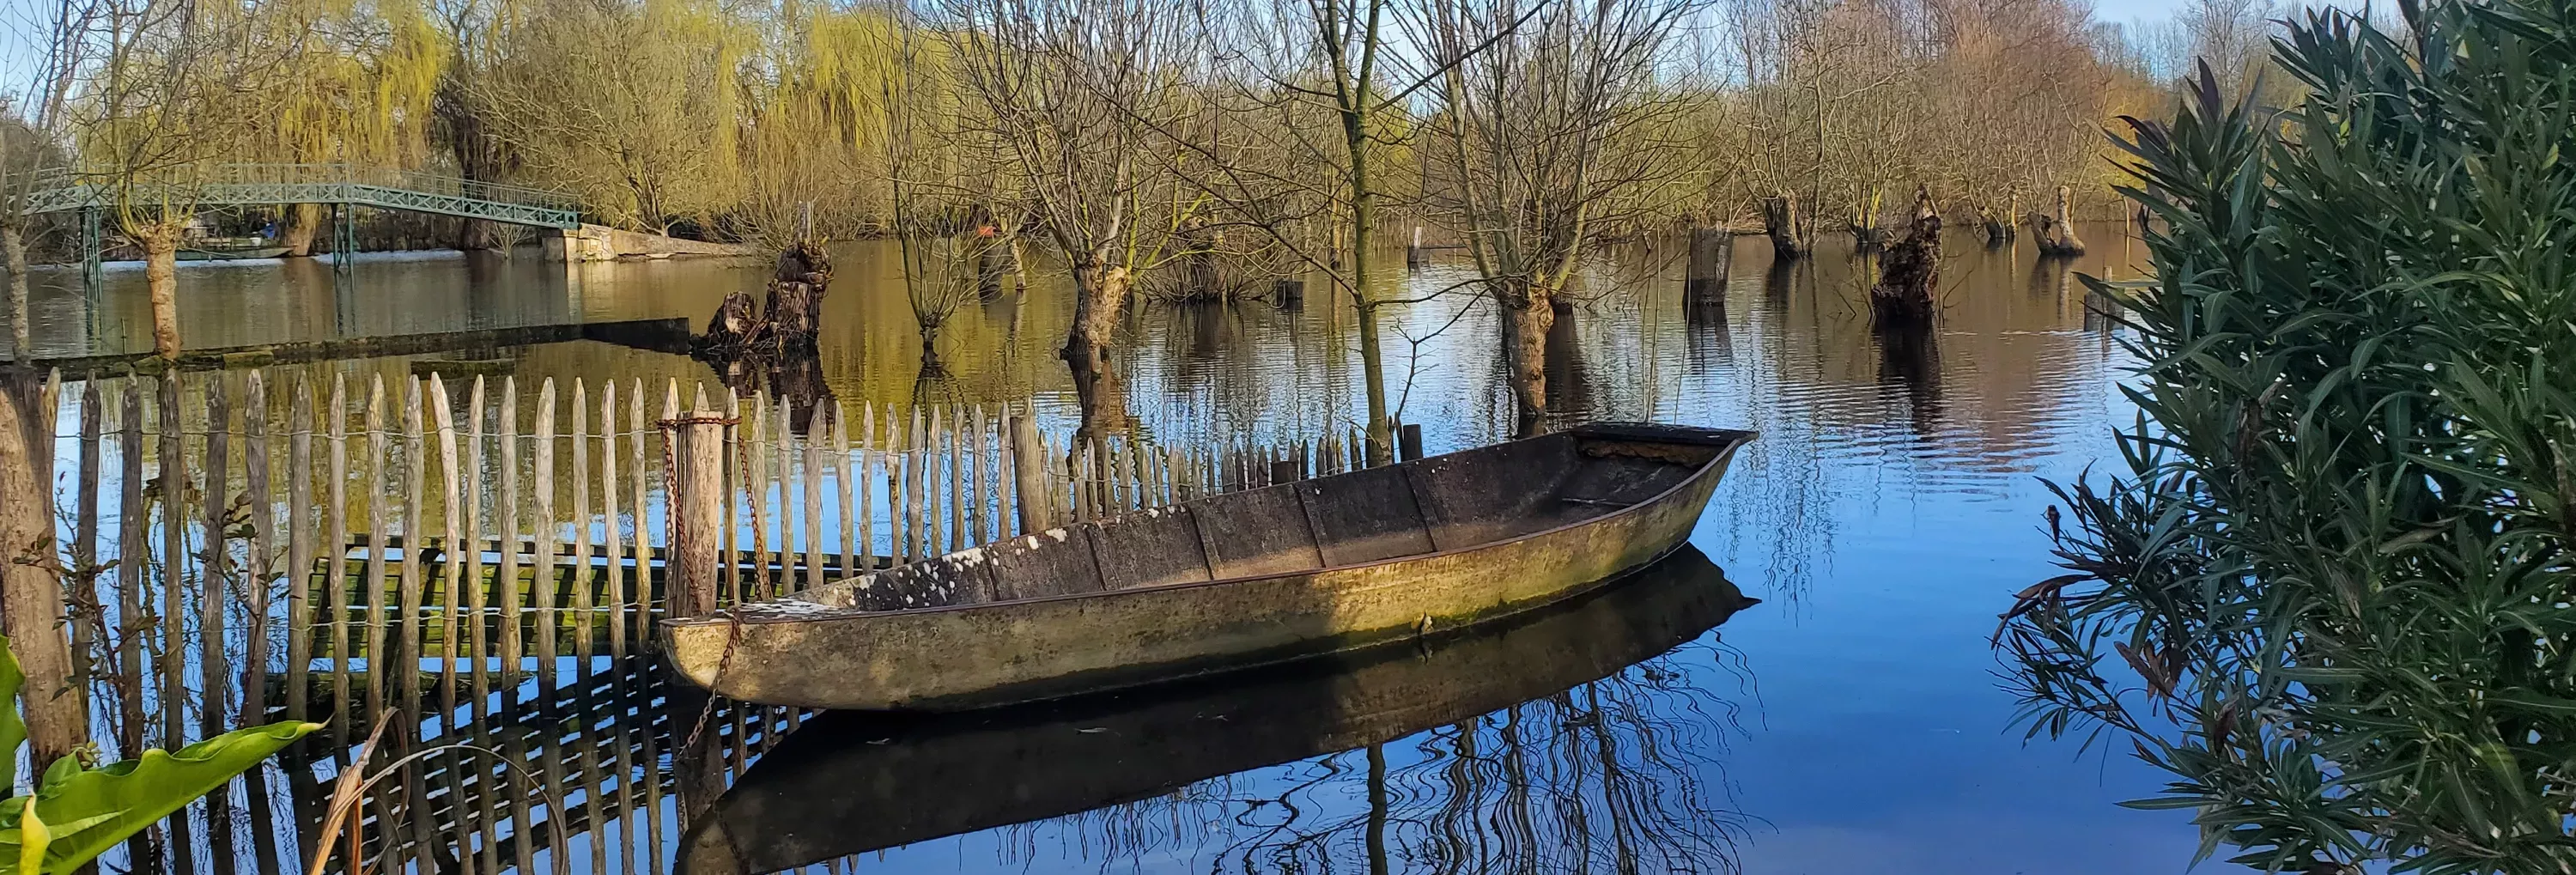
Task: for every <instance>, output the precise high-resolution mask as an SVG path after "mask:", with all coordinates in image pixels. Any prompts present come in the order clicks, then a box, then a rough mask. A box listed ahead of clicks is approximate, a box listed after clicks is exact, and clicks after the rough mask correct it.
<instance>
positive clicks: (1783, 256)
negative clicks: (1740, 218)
mask: <svg viewBox="0 0 2576 875" xmlns="http://www.w3.org/2000/svg"><path fill="white" fill-rule="evenodd" d="M1762 231H1763V233H1765V234H1769V235H1771V256H1772V257H1773V258H1774V259H1777V260H1780V261H1796V260H1798V259H1800V258H1804V257H1806V255H1807V240H1808V234H1807V226H1806V224H1805V223H1803V222H1801V221H1800V220H1799V218H1798V196H1797V195H1794V194H1790V193H1789V192H1788V191H1787V190H1785V189H1784V190H1782V191H1780V192H1779V193H1778V194H1774V195H1772V196H1770V197H1768V198H1764V199H1763V201H1762Z"/></svg>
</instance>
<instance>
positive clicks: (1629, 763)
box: [1219, 645, 1747, 873]
mask: <svg viewBox="0 0 2576 875" xmlns="http://www.w3.org/2000/svg"><path fill="white" fill-rule="evenodd" d="M1714 649H1715V648H1714V647H1710V646H1705V645H1693V646H1690V647H1686V648H1685V649H1684V651H1683V652H1677V653H1676V654H1674V655H1668V656H1665V657H1659V658H1657V659H1653V660H1649V661H1647V662H1644V663H1640V664H1638V665H1636V666H1632V667H1630V668H1627V669H1625V670H1622V671H1620V672H1619V673H1617V674H1614V675H1611V676H1610V677H1607V678H1604V679H1601V680H1598V681H1594V682H1591V683H1586V684H1583V685H1582V686H1579V687H1576V688H1574V689H1572V690H1568V691H1565V692H1563V693H1559V694H1557V695H1555V696H1551V697H1548V698H1546V699H1541V700H1538V701H1533V702H1525V703H1522V704H1519V705H1515V706H1512V707H1509V708H1505V709H1503V710H1500V711H1495V712H1493V713H1489V714H1485V715H1482V716H1480V717H1477V718H1475V719H1473V720H1469V721H1465V722H1461V723H1457V724H1453V725H1450V726H1445V727H1441V728H1438V729H1433V730H1430V731H1428V732H1424V733H1420V734H1418V735H1415V736H1413V737H1411V738H1407V739H1401V740H1398V741H1396V742H1391V743H1389V744H1387V745H1382V746H1374V747H1370V748H1366V749H1363V750H1359V751H1350V752H1345V753H1341V754H1335V755H1332V756H1328V757H1324V758H1322V759H1318V760H1312V761H1309V762H1307V763H1303V764H1299V765H1297V766H1293V767H1290V769H1289V777H1290V778H1291V779H1292V780H1294V781H1295V783H1294V784H1292V785H1291V786H1290V787H1289V788H1288V789H1287V790H1285V791H1284V792H1279V793H1276V794H1275V795H1272V796H1269V797H1258V796H1255V797H1242V798H1235V799H1232V800H1229V801H1230V802H1231V803H1233V804H1234V805H1235V806H1236V808H1237V809H1238V813H1237V814H1236V815H1235V817H1234V821H1233V823H1232V824H1231V826H1232V827H1233V832H1235V833H1236V836H1235V841H1234V842H1233V843H1232V844H1231V845H1229V846H1228V847H1226V848H1225V850H1224V853H1223V854H1221V855H1220V858H1221V859H1220V866H1221V867H1223V868H1221V869H1220V870H1219V871H1226V870H1232V871H1241V872H1245V873H1252V872H1308V871H1339V870H1344V869H1355V868H1357V866H1358V864H1360V863H1363V862H1364V863H1365V864H1366V865H1367V870H1368V871H1370V872H1373V873H1376V872H1387V871H1404V872H1416V871H1429V872H1442V873H1464V872H1493V871H1502V872H1531V871H1563V872H1619V873H1632V872H1732V871H1735V869H1736V866H1735V859H1734V857H1735V854H1734V852H1735V847H1736V843H1737V842H1738V841H1740V840H1741V839H1742V838H1743V836H1744V831H1745V824H1746V822H1747V818H1746V817H1745V816H1744V815H1743V814H1741V813H1740V812H1737V811H1735V810H1734V808H1733V807H1732V805H1731V801H1732V800H1730V799H1728V798H1727V795H1726V791H1725V786H1724V784H1723V782H1722V778H1720V777H1719V776H1720V775H1722V767H1721V764H1720V763H1719V761H1718V757H1717V755H1718V754H1719V753H1722V752H1723V750H1724V738H1725V736H1726V734H1727V733H1728V732H1731V731H1733V730H1734V726H1733V725H1732V724H1733V719H1734V714H1735V707H1734V705H1733V704H1732V703H1731V702H1728V701H1727V700H1725V699H1723V698H1721V697H1719V696H1717V695H1716V694H1714V693H1713V692H1711V691H1710V690H1709V689H1708V687H1707V686H1705V685H1703V684H1700V683H1697V682H1695V680H1696V679H1695V678H1693V677H1692V675H1693V674H1694V673H1695V672H1694V671H1693V670H1691V668H1689V664H1690V663H1694V662H1696V663H1699V664H1700V665H1699V667H1698V670H1699V671H1701V672H1705V671H1708V670H1709V668H1708V666H1711V665H1715V664H1718V663H1717V661H1716V660H1714V659H1707V658H1699V659H1693V658H1691V657H1689V656H1684V655H1682V653H1685V652H1689V651H1694V650H1700V651H1705V650H1714ZM1353 802H1358V803H1361V804H1360V806H1359V810H1356V811H1353V810H1350V807H1351V803H1353Z"/></svg>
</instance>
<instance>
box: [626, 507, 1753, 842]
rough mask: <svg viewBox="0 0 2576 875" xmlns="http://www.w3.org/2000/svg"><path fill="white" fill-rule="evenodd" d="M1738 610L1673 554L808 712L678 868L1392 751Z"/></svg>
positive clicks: (1063, 808)
mask: <svg viewBox="0 0 2576 875" xmlns="http://www.w3.org/2000/svg"><path fill="white" fill-rule="evenodd" d="M1752 603H1753V600H1751V599H1747V598H1745V597H1744V595H1743V593H1741V592H1740V591H1738V590H1737V589H1736V588H1735V586H1734V585H1733V584H1731V583H1729V582H1728V581H1727V580H1726V578H1725V575H1724V572H1723V571H1721V570H1720V569H1718V568H1717V566H1716V565H1714V564H1712V563H1710V562H1709V560H1708V557H1706V556H1704V555H1701V554H1700V553H1699V551H1697V550H1694V549H1691V548H1690V547H1689V546H1688V545H1684V546H1683V547H1681V548H1680V549H1677V550H1675V551H1674V553H1673V555H1671V556H1668V557H1666V558H1665V559H1664V560H1662V561H1661V562H1658V563H1657V564H1655V565H1653V566H1651V567H1648V568H1645V569H1641V570H1639V571H1638V572H1637V573H1635V574H1631V575H1628V576H1626V577H1623V578H1621V579H1620V580H1619V581H1618V582H1616V583H1613V584H1610V585H1606V586H1603V587H1600V588H1598V589H1597V590H1595V591H1594V592H1592V593H1589V594H1586V595H1582V596H1578V597H1575V598H1571V599H1568V600H1566V602H1565V603H1563V604H1561V605H1555V606H1550V607H1548V608H1545V609H1542V610H1536V611H1530V612H1527V613H1524V614H1521V615H1517V616H1514V617H1511V618H1508V619H1505V620H1501V621H1497V622H1496V623H1493V624H1491V625H1490V626H1487V627H1484V628H1478V629H1475V630H1471V631H1466V632H1460V633H1450V634H1435V635H1433V636H1432V637H1431V638H1430V639H1429V640H1426V641H1424V642H1421V644H1420V645H1419V646H1417V645H1415V644H1412V643H1402V642H1399V643H1396V644H1393V645H1391V646H1382V647H1378V648H1374V649H1370V650H1364V651H1361V652H1357V653H1352V654H1348V655H1342V656H1325V657H1321V658H1318V659H1314V660H1308V661H1305V662H1301V663H1298V664H1296V665H1290V666H1280V667H1275V668H1271V669H1263V670H1253V671H1246V672H1241V673H1237V674H1232V675H1228V676H1226V677H1224V678H1221V679H1206V680H1201V681H1196V682H1185V683H1180V684H1172V685H1165V686H1160V687H1156V688H1153V689H1150V690H1140V691H1133V692H1126V693H1116V694H1111V695H1107V696H1095V697H1083V698H1075V699H1067V700H1062V701H1057V702H1050V703H1043V704H1033V705H1029V706H1025V707H1022V708H1011V709H1001V710H991V711H982V712H977V713H972V714H940V715H917V716H916V715H884V714H865V713H856V712H844V713H836V714H827V715H822V716H820V717H817V718H814V719H812V720H808V721H806V723H805V724H804V725H803V726H802V727H800V728H798V729H797V730H796V731H795V732H794V733H793V734H791V735H789V736H787V738H786V739H785V740H784V741H783V742H782V743H780V745H779V746H778V747H776V748H774V749H772V750H770V751H769V752H768V753H766V754H763V755H762V756H761V758H760V761H759V762H758V763H756V764H754V765H753V766H752V767H751V769H750V770H749V771H747V772H745V773H743V775H742V776H741V778H740V779H739V780H737V781H735V782H734V783H733V784H732V786H730V787H729V788H727V789H725V790H724V791H723V793H722V795H721V796H719V797H718V798H717V799H716V800H715V801H714V803H713V804H712V805H711V806H709V807H708V809H707V810H706V813H705V815H704V816H702V817H698V818H695V819H693V820H692V821H691V822H690V826H689V832H688V834H687V835H686V836H685V837H684V838H682V839H681V841H680V849H681V850H680V852H679V854H678V866H677V871H679V872H681V873H684V875H696V873H728V875H730V873H751V872H778V871H787V870H792V869H797V868H799V867H803V866H807V865H811V864H815V863H822V862H826V861H829V860H833V859H836V858H840V857H846V856H850V855H853V854H861V853H867V852H871V851H877V850H882V849H886V848H893V847H900V846H903V845H908V844H913V843H916V842H922V841H928V840H931V839H936V838H940V837H944V836H950V835H957V834H961V833H967V832H973V831H977V830H984V829H991V828H995V827H1000V826H1005V825H1009V824H1015V823H1024V822H1029V821H1036V820H1042V819H1046V818H1051V817H1057V816H1061V815H1067V814H1073V813H1076V812H1082V811H1089V810H1092V809H1097V808H1101V807H1103V806H1109V805H1116V804H1120V803H1126V802H1133V801H1137V800H1143V799H1150V798H1155V797H1160V796H1168V795H1170V794H1172V793H1174V792H1177V791H1179V790H1181V789H1182V788H1184V787H1187V786H1189V785H1191V784H1194V783H1197V782H1199V781H1203V780H1207V779H1210V778H1215V777H1218V776H1222V775H1229V774H1234V773H1238V772H1243V771H1246V770H1250V769H1257V768H1262V767H1266V766H1271V765H1275V764H1279V763H1286V762H1292V761H1295V760H1301V759H1306V758H1309V757H1315V756H1321V755H1325V754H1330V753H1333V752H1336V751H1344V750H1351V749H1355V748H1360V747H1364V746H1367V745H1371V744H1381V743H1386V742H1390V741H1393V740H1395V739H1398V738H1402V737H1404V736H1407V735H1411V734H1413V733H1416V732H1420V731H1423V730H1426V729H1430V728H1433V727H1440V726H1450V725H1454V724H1457V723H1459V722H1460V721H1466V720H1474V719H1476V718H1477V717H1478V716H1479V715H1483V714H1488V713H1493V712H1496V711H1501V710H1503V709H1506V708H1510V707H1512V706H1514V705H1516V704H1519V703H1522V702H1529V701H1534V700H1539V699H1543V698H1546V697H1550V696H1554V695H1557V694H1559V693H1561V692H1563V691H1566V690H1569V689H1573V688H1575V687H1577V686H1580V685H1582V684H1586V683H1590V682H1593V681H1596V680H1599V679H1601V678H1603V677H1606V676H1609V675H1612V674H1615V673H1618V672H1620V671H1622V670H1623V669H1626V668H1627V667H1629V666H1632V665H1635V664H1637V663H1639V662H1641V661H1644V660H1647V659H1651V658H1653V657H1655V656H1657V655H1658V654H1662V653H1665V652H1667V651H1670V650H1672V649H1673V648H1675V647H1679V646H1681V645H1682V644H1683V643H1685V642H1688V641H1690V640H1692V639H1695V638H1698V637H1700V636H1701V635H1703V634H1705V633H1706V632H1707V631H1708V630H1709V629H1711V628H1715V627H1717V626H1718V625H1719V624H1721V623H1723V622H1725V621H1726V620H1727V618H1728V617H1730V616H1732V615H1733V614H1734V613H1735V612H1736V611H1738V610H1740V609H1742V608H1744V607H1746V606H1748V605H1750V604H1752Z"/></svg>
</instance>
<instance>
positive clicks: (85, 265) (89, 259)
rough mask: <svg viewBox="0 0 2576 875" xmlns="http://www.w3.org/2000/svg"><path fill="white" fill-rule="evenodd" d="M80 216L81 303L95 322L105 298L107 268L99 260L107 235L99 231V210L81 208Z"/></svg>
mask: <svg viewBox="0 0 2576 875" xmlns="http://www.w3.org/2000/svg"><path fill="white" fill-rule="evenodd" d="M80 215H81V242H80V247H81V301H82V303H85V304H87V305H89V307H90V313H91V321H92V322H96V321H97V313H98V307H99V305H100V304H101V303H103V302H104V301H105V299H106V297H107V268H106V267H105V266H104V265H102V264H101V263H100V261H99V259H101V258H103V257H105V250H106V249H107V235H106V234H105V233H104V232H103V231H102V230H101V229H100V227H99V223H100V222H101V221H102V219H101V218H100V216H99V208H97V207H82V208H81V211H80Z"/></svg>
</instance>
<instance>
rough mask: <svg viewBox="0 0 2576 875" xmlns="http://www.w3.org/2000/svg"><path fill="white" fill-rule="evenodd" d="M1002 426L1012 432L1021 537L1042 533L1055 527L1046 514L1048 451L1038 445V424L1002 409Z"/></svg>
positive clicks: (1013, 478)
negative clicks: (1022, 535)
mask: <svg viewBox="0 0 2576 875" xmlns="http://www.w3.org/2000/svg"><path fill="white" fill-rule="evenodd" d="M1002 427H1003V428H1004V429H1005V430H1007V431H1009V432H1010V442H1011V447H1010V451H1011V492H1012V493H1013V495H1014V496H1015V497H1016V498H1017V499H1018V505H1019V519H1020V534H1024V535H1025V534H1030V533H1034V532H1043V531H1046V530H1047V529H1050V528H1053V527H1054V524H1053V523H1052V522H1051V521H1050V517H1049V516H1048V514H1047V512H1046V499H1045V497H1046V493H1047V489H1046V450H1045V449H1044V448H1042V447H1040V446H1038V424H1037V421H1036V420H1035V419H1032V418H1030V417H1028V416H1014V415H1012V414H1011V409H1010V408H1008V407H1005V408H1002Z"/></svg>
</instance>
